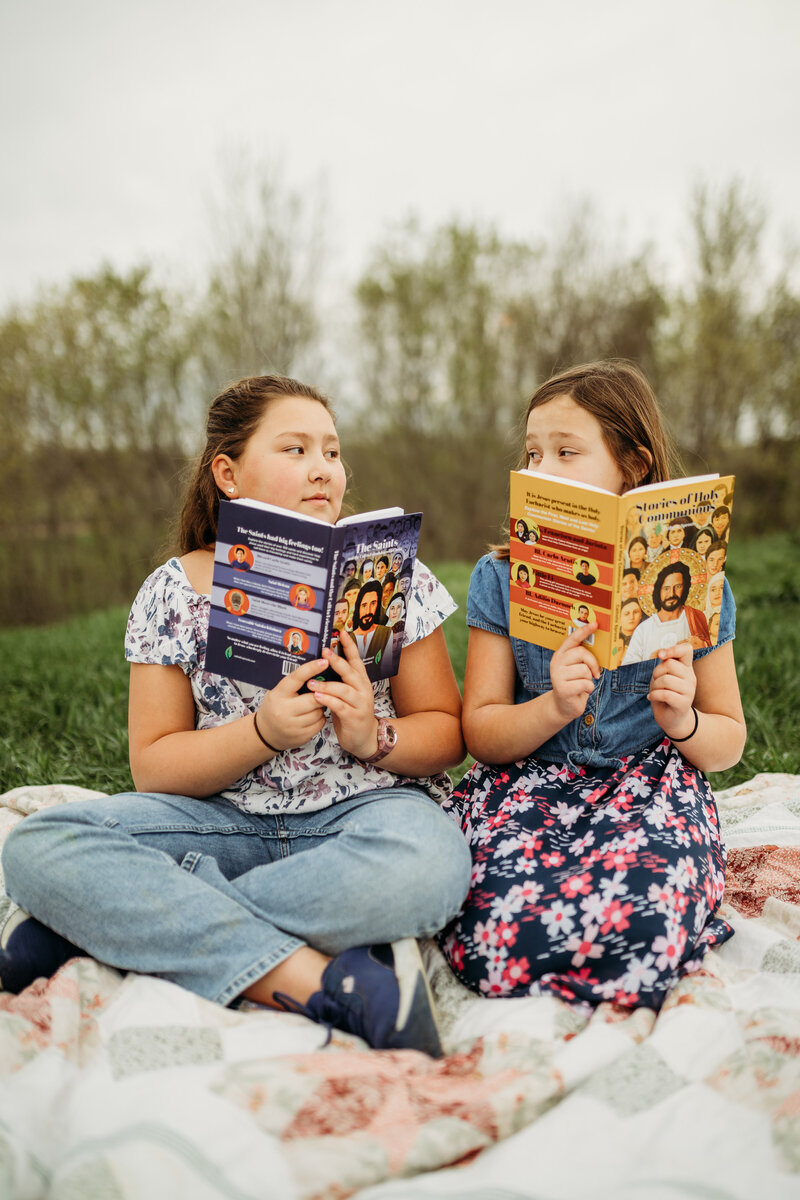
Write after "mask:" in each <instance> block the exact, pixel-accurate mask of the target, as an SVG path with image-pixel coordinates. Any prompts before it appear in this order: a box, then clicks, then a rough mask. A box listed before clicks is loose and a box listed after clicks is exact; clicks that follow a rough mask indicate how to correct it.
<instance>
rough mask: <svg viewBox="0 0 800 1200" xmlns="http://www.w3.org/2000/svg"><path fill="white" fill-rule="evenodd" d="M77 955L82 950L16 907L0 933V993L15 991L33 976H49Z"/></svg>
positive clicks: (25, 984) (21, 987)
mask: <svg viewBox="0 0 800 1200" xmlns="http://www.w3.org/2000/svg"><path fill="white" fill-rule="evenodd" d="M79 956H81V957H84V958H85V957H86V951H85V950H79V949H78V947H77V946H73V944H72V942H68V941H67V940H66V938H62V937H61V936H60V935H59V934H57V933H54V932H53V930H52V929H48V928H47V926H46V925H42V923H41V922H40V921H37V920H36V919H35V917H30V916H28V914H27V913H26V912H25V910H24V909H22V908H17V909H15V910H14V911H13V912H12V913H11V915H10V916H9V917H8V918H7V919H6V922H5V925H4V926H3V929H2V932H0V992H12V993H15V994H19V993H20V992H23V991H24V990H25V988H26V987H28V986H29V985H30V984H31V983H33V981H34V979H41V978H42V977H44V978H45V979H49V978H50V976H51V975H55V973H56V971H57V970H58V968H59V967H63V965H64V963H65V962H69V960H70V959H71V958H76V957H79Z"/></svg>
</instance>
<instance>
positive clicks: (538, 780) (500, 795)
mask: <svg viewBox="0 0 800 1200" xmlns="http://www.w3.org/2000/svg"><path fill="white" fill-rule="evenodd" d="M444 808H445V810H446V811H447V812H448V813H449V815H450V816H451V817H452V818H453V819H454V820H455V821H457V822H458V823H459V825H460V826H461V829H462V831H463V833H464V835H465V837H466V838H467V841H468V842H469V845H470V848H471V850H472V861H473V868H472V886H471V889H470V893H469V895H468V896H467V898H466V900H465V901H464V906H463V908H462V910H461V912H460V914H459V915H458V916H457V917H456V918H455V920H454V921H453V922H452V923H451V924H450V925H449V926H448V927H447V928H446V929H445V930H444V931H443V933H442V934H441V935H440V944H441V947H442V950H443V952H444V954H445V956H446V958H447V960H448V962H449V963H450V966H451V967H452V969H453V971H454V972H455V973H456V975H457V976H458V978H459V979H460V980H461V981H462V982H463V983H465V984H466V985H467V987H470V988H472V989H473V990H474V991H476V992H480V993H481V994H482V995H485V996H528V995H534V996H535V995H543V994H550V995H555V996H558V997H560V998H561V999H563V1000H566V1001H568V1002H571V1003H586V1002H589V1003H591V1004H598V1003H600V1002H601V1001H603V1000H610V1001H614V1002H615V1003H617V1004H622V1005H627V1006H630V1007H636V1006H638V1005H642V1006H646V1007H648V1008H655V1009H657V1008H659V1007H660V1006H661V1004H662V1002H663V1000H664V997H665V996H666V993H667V991H668V990H669V988H670V987H672V985H673V984H674V983H675V981H676V980H677V979H678V978H679V977H680V976H681V975H683V974H685V973H686V972H688V971H692V970H696V969H697V968H698V967H699V966H700V963H701V960H702V958H703V955H704V954H705V952H706V950H708V949H709V948H710V947H711V946H718V945H721V943H722V942H724V941H727V939H728V938H729V937H731V936H732V934H733V930H732V929H731V927H730V925H728V923H727V922H726V921H723V920H722V919H720V918H716V919H715V918H714V914H715V913H716V911H717V909H718V907H719V905H720V902H721V900H722V892H723V889H724V886H725V849H724V847H723V845H722V841H721V839H720V833H719V819H718V816H717V807H716V803H715V801H714V797H713V795H712V792H711V788H710V786H709V783H708V780H707V779H706V778H705V776H704V775H703V774H702V772H700V771H698V770H696V768H694V767H693V766H691V764H689V763H687V762H686V761H685V760H684V759H683V758H682V756H681V754H680V753H679V751H678V750H676V748H675V747H674V746H673V745H672V743H671V742H670V741H669V740H668V739H664V741H663V742H662V743H661V744H660V745H658V746H656V747H655V748H654V749H652V750H651V751H650V752H649V753H648V754H647V757H646V758H644V759H643V760H642V761H640V762H636V763H634V762H633V760H632V759H628V760H623V765H622V766H621V767H620V768H619V770H605V771H600V772H597V771H595V772H593V773H591V774H590V773H587V772H586V771H585V770H584V769H583V768H580V769H578V770H571V769H570V768H569V767H566V766H558V765H556V764H548V763H539V762H537V761H536V759H535V758H533V757H530V758H527V759H524V760H523V761H522V762H518V763H511V764H509V765H506V766H502V767H497V766H494V767H489V766H484V765H483V764H481V763H476V764H475V766H474V767H472V768H471V770H470V771H469V772H468V773H467V774H466V775H465V777H464V779H463V780H462V782H461V784H460V786H459V788H458V790H457V791H456V792H455V793H454V794H453V796H452V797H451V799H450V800H448V801H447V802H446V803H445V805H444Z"/></svg>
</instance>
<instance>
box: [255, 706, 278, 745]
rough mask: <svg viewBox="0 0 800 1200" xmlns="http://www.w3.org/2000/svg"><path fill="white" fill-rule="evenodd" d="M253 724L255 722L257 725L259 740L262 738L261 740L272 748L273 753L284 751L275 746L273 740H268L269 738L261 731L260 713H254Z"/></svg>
mask: <svg viewBox="0 0 800 1200" xmlns="http://www.w3.org/2000/svg"><path fill="white" fill-rule="evenodd" d="M253 724H254V725H255V727H256V733H257V734H258V737H259V740H260V741H262V742H263V743H264V745H265V746H266V747H267V749H268V750H271V751H272V753H273V754H280V753H282V752H281V751H280V750H279V749H278V747H277V746H273V744H272V742H268V741H267V739H266V738H265V737H264V735H263V733H262V732H261V730H260V729H259V728H258V714H257V713H253Z"/></svg>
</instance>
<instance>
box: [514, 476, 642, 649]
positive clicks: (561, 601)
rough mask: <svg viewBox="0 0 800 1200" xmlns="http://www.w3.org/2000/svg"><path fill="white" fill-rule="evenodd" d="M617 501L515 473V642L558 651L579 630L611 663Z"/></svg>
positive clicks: (606, 495)
mask: <svg viewBox="0 0 800 1200" xmlns="http://www.w3.org/2000/svg"><path fill="white" fill-rule="evenodd" d="M617 502H618V498H617V497H616V496H614V495H613V494H612V493H610V492H604V491H602V490H601V489H598V488H589V487H587V488H582V487H580V486H578V485H576V484H575V483H572V482H569V483H568V482H566V481H565V480H561V479H555V478H552V477H551V476H546V475H544V474H540V473H536V472H527V471H512V472H511V506H510V510H511V531H510V533H511V537H510V559H511V591H510V600H511V604H510V625H509V632H510V634H511V636H512V637H518V638H522V639H524V640H525V641H528V642H533V643H534V644H535V645H538V646H543V647H544V648H546V649H549V650H556V649H557V648H558V647H559V646H560V645H561V643H562V642H563V640H564V638H565V637H566V636H567V635H568V634H569V633H570V632H571V631H572V630H573V629H576V628H578V627H579V626H580V625H587V624H589V623H591V622H592V621H596V622H597V623H598V626H599V628H598V630H597V632H596V633H595V634H593V635H592V636H591V638H589V639H588V641H587V642H585V643H584V644H585V645H587V646H588V647H589V649H591V650H592V652H593V653H594V654H595V656H596V658H597V660H598V662H599V663H600V665H601V666H608V665H610V656H611V607H612V591H613V586H614V549H615V544H616V535H617V515H616V514H617Z"/></svg>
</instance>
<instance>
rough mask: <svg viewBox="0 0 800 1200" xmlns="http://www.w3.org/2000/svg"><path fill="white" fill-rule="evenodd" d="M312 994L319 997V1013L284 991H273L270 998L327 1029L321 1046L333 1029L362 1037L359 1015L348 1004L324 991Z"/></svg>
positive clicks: (328, 1038) (326, 1043) (328, 1040)
mask: <svg viewBox="0 0 800 1200" xmlns="http://www.w3.org/2000/svg"><path fill="white" fill-rule="evenodd" d="M314 995H315V996H320V997H321V1002H320V1009H321V1011H320V1013H319V1015H317V1014H316V1012H315V1011H314V1009H312V1008H311V1007H310V1005H307V1004H301V1003H300V1001H299V1000H295V999H294V997H293V996H287V995H286V993H285V992H273V994H272V999H273V1000H274V1001H275V1002H276V1003H277V1004H279V1005H280V1006H281V1008H283V1009H285V1010H286V1011H287V1012H292V1013H297V1014H299V1015H300V1016H301V1017H307V1018H308V1019H309V1020H310V1021H314V1022H315V1024H317V1025H321V1026H322V1027H323V1029H327V1031H328V1036H327V1037H326V1039H325V1041H324V1042H323V1047H324V1046H327V1045H328V1043H329V1042H330V1040H331V1038H332V1036H333V1031H334V1029H341V1030H343V1031H344V1032H345V1033H352V1034H353V1035H354V1036H355V1037H360V1038H362V1039H363V1038H364V1030H363V1027H362V1025H361V1022H360V1020H359V1016H358V1014H357V1013H356V1012H354V1011H353V1009H352V1007H351V1006H350V1005H347V1004H342V1003H341V1001H339V1000H338V999H337V997H335V996H330V995H328V994H327V993H326V992H315V993H314Z"/></svg>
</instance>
